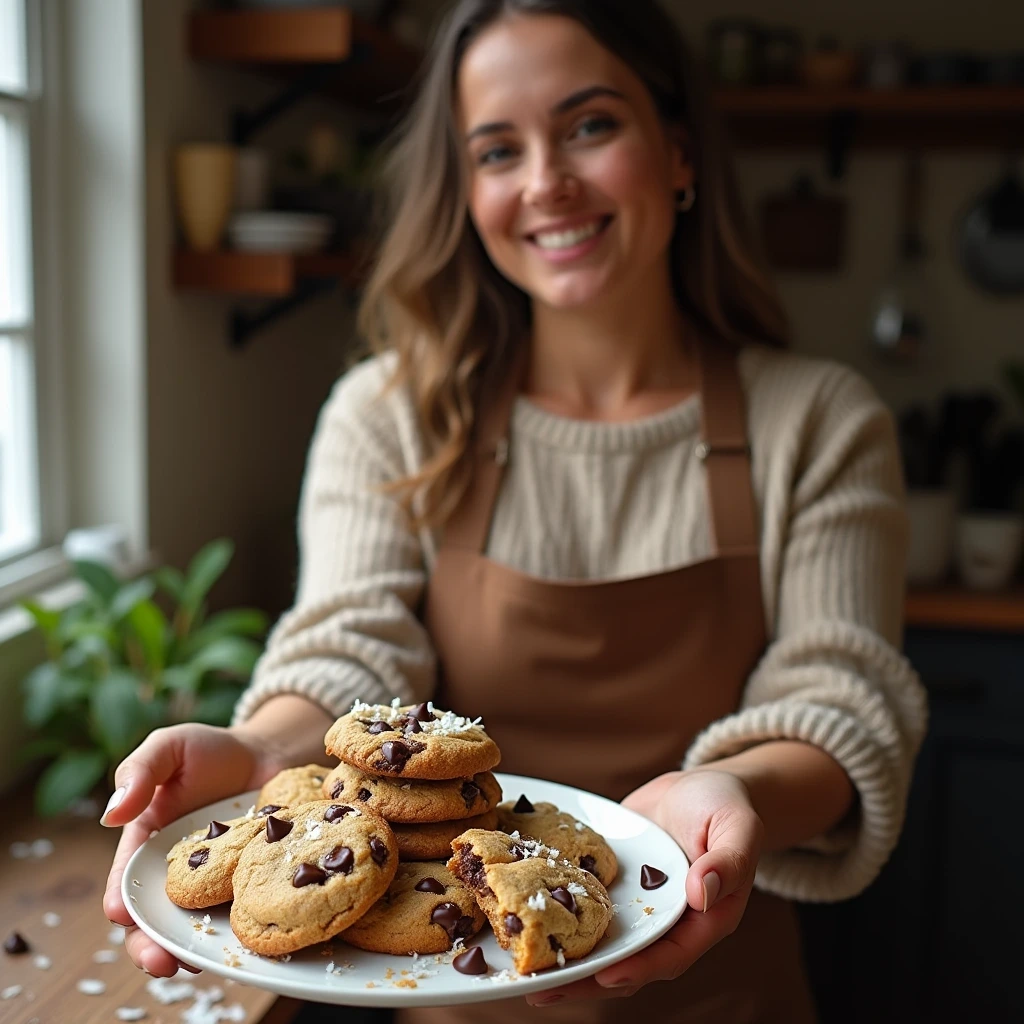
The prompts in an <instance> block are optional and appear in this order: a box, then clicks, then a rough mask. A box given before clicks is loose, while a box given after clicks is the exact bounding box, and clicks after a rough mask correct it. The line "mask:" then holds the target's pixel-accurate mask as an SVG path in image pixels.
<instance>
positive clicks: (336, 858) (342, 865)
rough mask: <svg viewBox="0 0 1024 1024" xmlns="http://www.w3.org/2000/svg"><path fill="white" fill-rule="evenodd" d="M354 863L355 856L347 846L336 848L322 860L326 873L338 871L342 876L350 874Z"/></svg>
mask: <svg viewBox="0 0 1024 1024" xmlns="http://www.w3.org/2000/svg"><path fill="white" fill-rule="evenodd" d="M355 863H356V858H355V854H353V853H352V851H351V850H350V849H349V848H348V847H347V846H336V847H335V848H334V849H333V850H331V852H330V853H329V854H327V856H326V857H325V858H324V868H325V869H326V870H327V871H340V872H341V873H342V874H343V875H348V874H351V873H352V868H354V867H355Z"/></svg>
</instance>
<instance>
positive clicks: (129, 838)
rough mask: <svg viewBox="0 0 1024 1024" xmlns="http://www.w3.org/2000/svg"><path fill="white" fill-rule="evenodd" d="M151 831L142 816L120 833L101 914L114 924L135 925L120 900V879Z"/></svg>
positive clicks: (146, 820) (144, 816)
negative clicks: (133, 855)
mask: <svg viewBox="0 0 1024 1024" xmlns="http://www.w3.org/2000/svg"><path fill="white" fill-rule="evenodd" d="M151 831H152V829H151V828H150V827H149V823H148V818H147V816H146V815H143V817H142V818H139V819H138V820H137V821H132V822H129V823H128V824H127V825H125V827H124V830H123V831H122V833H121V839H120V840H119V842H118V844H117V850H116V851H115V853H114V860H113V863H112V864H111V867H110V873H109V874H108V875H107V888H106V891H105V892H104V894H103V913H104V914H106V915H107V920H109V921H112V922H113V923H114V924H123V925H131V924H134V923H135V922H134V920H133V919H132V916H131V914H129V913H128V908H127V907H125V905H124V900H123V899H122V898H121V878H122V876H123V875H124V869H125V865H126V864H127V863H128V861H129V860H130V859H131V856H132V854H133V853H135V851H136V850H137V849H138V848H139V847H140V846H141V845H142V844H143V843H144V842H145V841H146V840H147V839H148V838H149V833H150V832H151Z"/></svg>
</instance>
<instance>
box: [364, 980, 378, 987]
mask: <svg viewBox="0 0 1024 1024" xmlns="http://www.w3.org/2000/svg"><path fill="white" fill-rule="evenodd" d="M366 987H367V988H376V987H377V986H376V985H374V983H373V982H372V981H368V982H367V983H366Z"/></svg>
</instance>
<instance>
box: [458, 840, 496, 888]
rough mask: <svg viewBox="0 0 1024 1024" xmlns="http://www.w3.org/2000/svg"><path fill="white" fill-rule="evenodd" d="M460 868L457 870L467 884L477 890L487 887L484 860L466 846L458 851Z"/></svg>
mask: <svg viewBox="0 0 1024 1024" xmlns="http://www.w3.org/2000/svg"><path fill="white" fill-rule="evenodd" d="M459 860H460V862H461V863H460V865H459V867H460V870H459V871H458V872H457V874H458V876H459V878H461V879H462V880H463V881H464V882H465V883H466V884H467V885H471V886H472V887H473V888H474V889H476V891H477V892H481V893H482V892H483V891H484V890H485V889H488V888H489V886H488V885H487V873H486V872H485V871H484V862H483V860H482V859H481V858H480V857H478V856H477V855H476V854H475V853H473V851H472V850H471V849H470V848H469V847H468V846H467V847H464V848H463V849H462V851H461V852H460V853H459Z"/></svg>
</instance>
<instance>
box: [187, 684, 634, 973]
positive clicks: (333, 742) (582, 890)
mask: <svg viewBox="0 0 1024 1024" xmlns="http://www.w3.org/2000/svg"><path fill="white" fill-rule="evenodd" d="M325 746H326V751H327V753H328V754H331V755H333V756H335V757H337V758H338V759H339V760H340V762H341V763H340V764H339V765H338V767H336V768H334V769H330V768H327V767H324V766H321V765H315V764H311V765H306V766H304V767H301V768H289V769H287V770H285V771H282V772H280V773H279V774H278V775H276V776H275V777H274V778H273V779H271V780H269V781H268V782H267V784H266V785H265V786H264V787H263V789H262V790H261V791H260V794H259V797H258V799H257V802H256V804H254V805H253V807H252V808H251V809H250V811H249V813H248V814H246V815H245V816H244V817H242V818H237V819H232V820H230V821H227V822H223V823H222V822H216V821H214V822H211V823H210V825H209V827H208V829H199V830H197V831H196V832H193V833H192V834H191V835H189V836H185V837H183V838H182V840H181V842H179V843H177V844H176V845H175V846H174V847H173V848H172V850H171V851H170V853H169V854H168V855H167V860H168V862H169V868H168V873H167V894H168V896H169V897H170V898H171V899H172V900H173V901H174V902H175V903H177V904H178V905H179V906H182V907H187V908H190V909H199V908H203V907H209V906H213V905H215V904H217V903H223V902H226V901H227V900H231V901H232V906H231V917H230V920H231V927H232V930H233V931H234V932H235V934H236V935H237V936H238V938H239V939H240V940H241V941H242V942H243V944H245V945H246V946H247V947H248V948H249V949H252V950H253V951H255V952H257V953H262V954H266V955H275V956H279V955H282V954H286V953H291V952H294V951H295V950H298V949H301V948H303V947H305V946H309V945H312V944H314V943H317V942H322V941H324V940H326V939H331V938H335V937H337V938H340V939H342V940H344V941H345V942H348V943H350V944H351V945H353V946H357V947H359V948H361V949H367V950H371V951H374V952H380V953H393V954H398V955H408V954H411V953H424V954H425V953H440V952H444V951H446V950H449V949H451V948H452V947H453V946H454V945H456V944H457V943H459V942H460V941H462V940H465V939H468V938H470V937H472V936H473V935H475V934H476V933H477V932H479V931H480V930H481V928H483V927H484V925H485V924H487V923H488V921H489V922H490V924H491V927H492V928H493V930H494V933H495V935H496V937H497V939H498V942H499V943H500V944H501V945H502V946H503V947H504V948H506V949H511V950H512V953H513V957H514V961H515V965H516V969H517V970H519V971H520V972H521V973H526V972H528V971H536V970H540V969H543V968H545V967H550V966H553V965H554V964H556V963H558V964H562V963H564V962H565V960H566V959H575V958H577V957H581V956H584V955H586V953H588V952H590V950H591V949H593V947H594V945H595V944H596V943H597V942H598V940H599V939H600V938H601V936H602V935H603V934H604V932H605V930H606V928H607V926H608V923H609V922H610V920H611V915H612V909H611V901H610V899H609V897H608V893H607V890H606V888H605V886H606V885H608V884H610V883H611V881H612V880H613V879H614V877H615V875H616V872H617V870H618V866H617V863H616V860H615V856H614V854H613V853H612V851H611V848H610V847H609V846H608V844H607V843H606V842H605V841H604V839H603V838H602V837H601V836H600V835H598V833H596V832H594V831H593V830H592V829H590V828H589V827H587V826H586V825H584V824H583V823H582V822H578V821H576V819H574V818H573V817H572V816H570V815H568V814H565V813H563V812H561V811H559V810H558V808H556V807H555V806H554V805H552V804H537V805H536V807H535V806H534V805H532V804H531V803H530V801H529V800H528V799H527V797H526V796H525V795H521V796H520V797H519V799H518V800H516V801H515V802H514V803H513V802H512V801H509V802H507V803H504V804H500V803H499V801H500V800H501V796H502V793H501V788H500V787H499V785H498V782H497V780H496V779H495V777H494V776H493V775H492V774H491V771H490V769H491V768H493V767H494V766H495V765H497V763H498V761H499V759H500V756H501V755H500V752H499V750H498V747H497V745H496V744H495V743H494V741H493V740H492V739H491V738H490V737H489V736H488V735H487V733H486V731H485V730H484V728H483V725H482V724H481V722H480V720H479V719H476V720H470V719H466V718H460V717H459V716H457V715H455V714H453V713H452V712H450V711H440V710H438V709H435V708H434V707H433V705H432V704H430V703H425V704H419V705H415V706H405V707H403V706H400V705H399V702H398V701H397V700H396V701H394V702H393V703H392V704H390V705H381V704H376V705H370V704H364V703H362V702H361V701H356V703H355V704H354V706H353V708H352V711H351V712H350V713H349V714H347V715H345V716H343V717H342V718H340V719H338V721H337V722H335V723H334V725H333V726H332V727H331V729H330V730H329V731H328V733H327V735H326V737H325ZM471 952H472V953H473V956H469V955H468V954H467V955H465V956H463V957H460V958H458V960H457V961H455V966H456V967H457V968H458V969H459V970H465V971H467V972H470V973H476V972H480V971H485V970H486V969H487V968H486V964H484V962H483V958H482V956H481V955H480V950H479V949H475V950H472V951H471ZM460 961H461V963H460Z"/></svg>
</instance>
